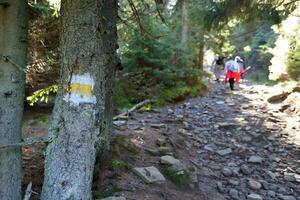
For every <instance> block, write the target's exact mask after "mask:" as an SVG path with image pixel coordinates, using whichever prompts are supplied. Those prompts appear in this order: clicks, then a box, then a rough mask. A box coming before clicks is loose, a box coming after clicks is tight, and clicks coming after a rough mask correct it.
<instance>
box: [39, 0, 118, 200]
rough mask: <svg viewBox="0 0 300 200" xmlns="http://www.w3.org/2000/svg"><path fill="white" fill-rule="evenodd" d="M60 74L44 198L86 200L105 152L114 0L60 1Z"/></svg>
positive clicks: (112, 64) (112, 61) (113, 60)
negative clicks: (98, 155) (97, 160)
mask: <svg viewBox="0 0 300 200" xmlns="http://www.w3.org/2000/svg"><path fill="white" fill-rule="evenodd" d="M61 14H62V16H61V18H62V32H61V44H60V46H61V52H62V70H61V78H60V84H59V91H58V96H57V99H56V104H55V108H54V113H53V118H52V122H51V125H50V127H49V137H50V138H52V141H51V142H50V143H49V145H48V147H47V151H46V161H45V178H44V185H43V191H42V199H43V200H52V199H53V200H57V199H59V200H64V199H72V200H77V199H78V200H81V199H84V200H90V199H92V195H91V186H92V176H93V169H94V162H95V155H96V153H97V150H98V147H100V148H101V149H106V150H107V149H108V144H109V142H108V139H109V132H110V124H111V115H112V114H111V113H112V108H111V106H112V95H113V82H114V71H115V68H116V65H117V64H118V59H117V55H116V49H117V39H116V17H117V1H113V0H112V1H104V0H63V1H62V5H61Z"/></svg>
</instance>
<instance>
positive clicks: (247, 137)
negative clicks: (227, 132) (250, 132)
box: [242, 136, 252, 142]
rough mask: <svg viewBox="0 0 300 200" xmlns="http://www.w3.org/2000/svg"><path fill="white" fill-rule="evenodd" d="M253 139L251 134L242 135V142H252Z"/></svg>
mask: <svg viewBox="0 0 300 200" xmlns="http://www.w3.org/2000/svg"><path fill="white" fill-rule="evenodd" d="M251 141H252V137H250V136H244V137H242V142H251Z"/></svg>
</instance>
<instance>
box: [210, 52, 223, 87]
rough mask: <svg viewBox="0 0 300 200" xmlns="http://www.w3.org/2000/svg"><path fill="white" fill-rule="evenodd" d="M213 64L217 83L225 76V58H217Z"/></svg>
mask: <svg viewBox="0 0 300 200" xmlns="http://www.w3.org/2000/svg"><path fill="white" fill-rule="evenodd" d="M212 64H213V71H214V75H215V78H216V79H215V80H216V81H217V82H219V81H220V77H221V75H222V74H223V69H224V57H223V56H220V55H219V56H217V58H216V59H215V60H214V62H213V63H212Z"/></svg>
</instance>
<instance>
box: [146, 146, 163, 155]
mask: <svg viewBox="0 0 300 200" xmlns="http://www.w3.org/2000/svg"><path fill="white" fill-rule="evenodd" d="M144 150H145V152H146V153H148V154H149V155H150V156H160V153H159V151H158V150H155V149H150V148H145V149H144Z"/></svg>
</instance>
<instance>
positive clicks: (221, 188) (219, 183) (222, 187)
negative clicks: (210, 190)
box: [217, 182, 225, 193]
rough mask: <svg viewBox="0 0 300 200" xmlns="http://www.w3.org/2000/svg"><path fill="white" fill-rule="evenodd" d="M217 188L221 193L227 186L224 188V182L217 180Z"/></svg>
mask: <svg viewBox="0 0 300 200" xmlns="http://www.w3.org/2000/svg"><path fill="white" fill-rule="evenodd" d="M217 188H218V191H219V192H220V193H225V188H224V186H223V184H222V182H217Z"/></svg>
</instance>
